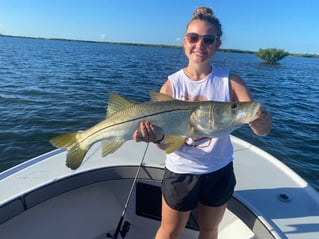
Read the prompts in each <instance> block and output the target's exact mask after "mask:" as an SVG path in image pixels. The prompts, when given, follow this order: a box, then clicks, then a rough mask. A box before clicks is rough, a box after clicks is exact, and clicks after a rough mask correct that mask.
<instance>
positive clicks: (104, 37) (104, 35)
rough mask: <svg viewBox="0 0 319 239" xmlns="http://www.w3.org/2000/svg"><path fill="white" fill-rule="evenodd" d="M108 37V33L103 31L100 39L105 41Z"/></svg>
mask: <svg viewBox="0 0 319 239" xmlns="http://www.w3.org/2000/svg"><path fill="white" fill-rule="evenodd" d="M106 38H107V36H106V34H105V33H101V34H100V41H105V40H106Z"/></svg>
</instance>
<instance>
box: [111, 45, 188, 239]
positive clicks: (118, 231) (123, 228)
mask: <svg viewBox="0 0 319 239" xmlns="http://www.w3.org/2000/svg"><path fill="white" fill-rule="evenodd" d="M182 53H183V47H182V48H181V51H180V52H179V54H178V57H177V59H176V62H175V66H177V64H178V63H179V62H180V59H181V55H182ZM148 146H149V142H148V143H147V145H146V148H145V150H144V154H143V157H142V160H141V163H140V165H139V167H138V169H137V172H136V175H135V177H134V181H133V183H132V186H131V189H130V192H129V194H128V197H127V199H126V203H125V205H124V209H123V211H122V215H121V217H120V220H119V222H118V224H117V227H116V230H115V233H114V235H112V234H111V233H110V232H109V233H107V234H106V237H108V238H113V239H117V238H118V235H119V234H121V236H122V238H124V237H125V236H126V233H127V232H128V230H129V227H130V224H129V222H127V221H126V222H124V225H123V226H122V224H123V220H124V217H125V214H126V210H127V207H128V204H129V202H130V199H131V196H132V193H133V190H134V188H135V185H136V181H137V179H138V176H139V173H140V171H141V168H142V166H143V162H144V158H145V155H146V152H147V149H148Z"/></svg>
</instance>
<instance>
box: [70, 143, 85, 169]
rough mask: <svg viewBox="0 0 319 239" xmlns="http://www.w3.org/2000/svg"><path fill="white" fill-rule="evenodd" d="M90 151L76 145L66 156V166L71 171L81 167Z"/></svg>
mask: <svg viewBox="0 0 319 239" xmlns="http://www.w3.org/2000/svg"><path fill="white" fill-rule="evenodd" d="M87 152H88V149H81V148H80V145H79V144H76V145H74V146H73V147H72V148H70V149H69V151H68V154H67V156H66V166H68V167H69V168H71V169H73V170H74V169H77V168H78V167H80V165H81V163H82V161H83V159H84V157H85V155H86V153H87Z"/></svg>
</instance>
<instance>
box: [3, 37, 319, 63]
mask: <svg viewBox="0 0 319 239" xmlns="http://www.w3.org/2000/svg"><path fill="white" fill-rule="evenodd" d="M0 37H12V38H28V39H39V40H55V41H72V42H86V43H101V44H113V45H128V46H145V47H158V48H176V49H179V48H182V46H174V45H166V44H146V43H129V42H107V41H92V40H74V39H63V38H45V37H28V36H12V35H5V34H0ZM219 51H221V52H233V53H247V54H255V53H256V52H255V51H248V50H237V49H219ZM289 56H297V57H309V58H319V55H317V54H307V53H306V54H295V53H289Z"/></svg>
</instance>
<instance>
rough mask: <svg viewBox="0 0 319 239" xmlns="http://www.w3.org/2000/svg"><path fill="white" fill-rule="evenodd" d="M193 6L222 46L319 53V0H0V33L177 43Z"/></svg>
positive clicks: (112, 40)
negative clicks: (208, 16)
mask: <svg viewBox="0 0 319 239" xmlns="http://www.w3.org/2000/svg"><path fill="white" fill-rule="evenodd" d="M198 6H207V7H212V8H213V11H214V14H215V15H216V17H218V18H219V20H220V22H221V24H222V28H223V36H222V48H224V49H238V50H250V51H258V50H259V49H260V48H280V49H284V50H286V51H288V52H289V53H299V54H319V27H318V23H319V20H318V14H319V0H210V1H208V0H0V34H4V35H13V36H28V37H44V38H63V39H74V40H89V41H107V42H128V43H145V44H166V45H180V46H181V45H182V42H181V39H182V38H183V36H184V34H185V29H186V24H187V23H188V21H189V20H190V18H191V16H192V13H193V11H194V10H195V8H196V7H198Z"/></svg>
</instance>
